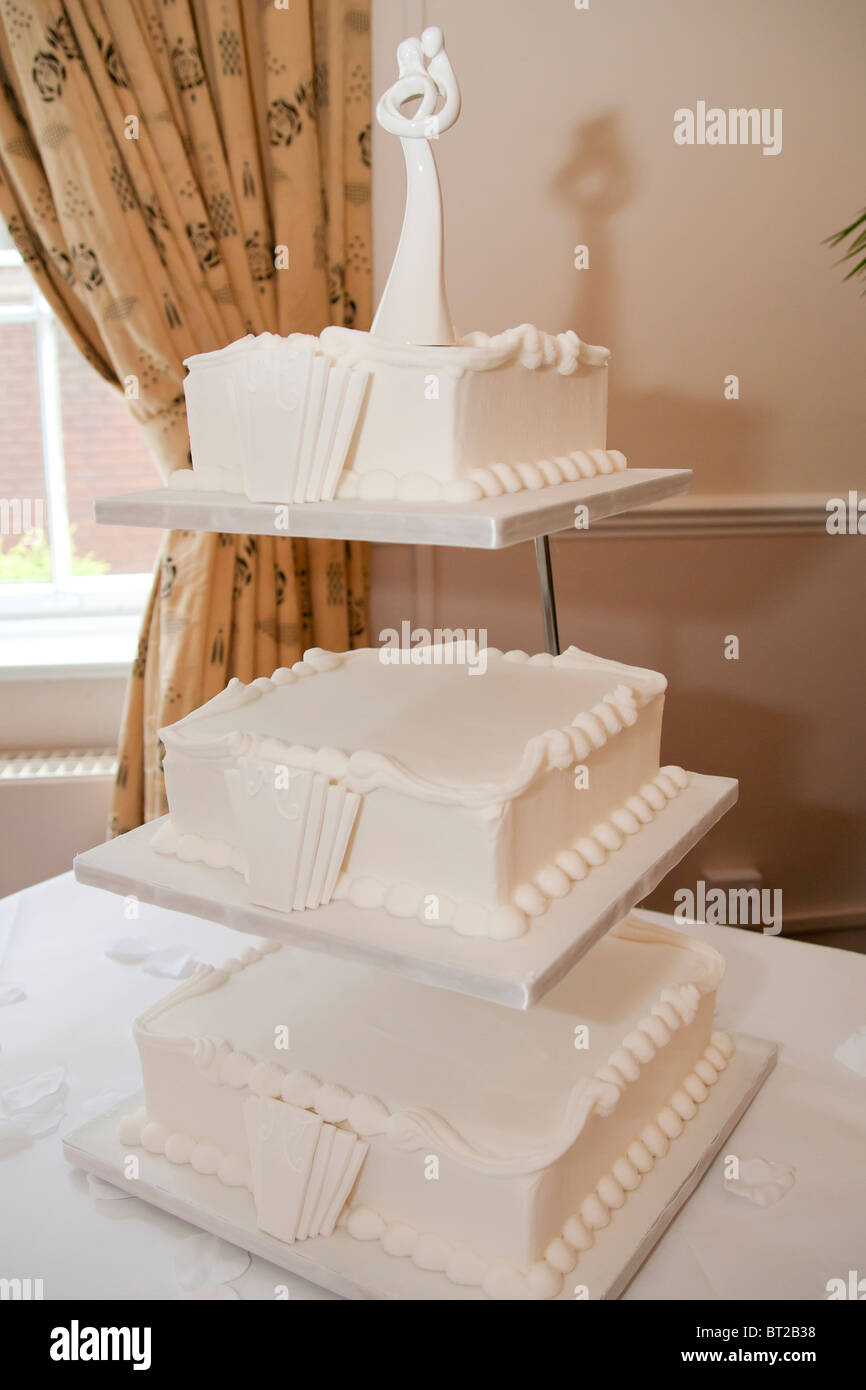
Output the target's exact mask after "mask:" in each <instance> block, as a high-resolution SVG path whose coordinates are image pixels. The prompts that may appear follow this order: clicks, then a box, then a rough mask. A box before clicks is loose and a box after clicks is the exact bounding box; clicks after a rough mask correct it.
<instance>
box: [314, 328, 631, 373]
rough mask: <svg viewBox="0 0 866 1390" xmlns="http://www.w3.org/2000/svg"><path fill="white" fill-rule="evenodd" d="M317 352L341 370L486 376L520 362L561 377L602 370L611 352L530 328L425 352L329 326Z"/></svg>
mask: <svg viewBox="0 0 866 1390" xmlns="http://www.w3.org/2000/svg"><path fill="white" fill-rule="evenodd" d="M319 342H320V344H321V346H322V350H323V351H324V352H327V353H329V354H330V356H332V357H335V358H337V360H338V361H339V362H340V364H341V365H342V366H344V367H356V366H362V367H363V366H375V365H376V364H377V363H381V364H382V365H383V366H388V367H403V368H407V369H409V370H411V369H412V368H415V369H416V370H418V369H422V370H425V371H426V370H430V371H440V372H450V373H452V374H453V375H455V376H462V374H463V373H464V372H489V371H494V370H495V369H496V368H497V367H504V366H506V365H507V364H508V363H509V362H519V363H520V366H521V367H525V368H526V369H527V370H528V371H539V370H543V369H545V368H552V369H553V370H555V371H556V372H558V373H559V375H560V376H571V375H572V373H573V372H576V371H577V369H578V367H579V366H586V367H606V366H607V363H608V360H609V358H610V348H606V347H594V346H593V345H592V344H591V343H585V342H583V341H582V339H581V338H579V337H578V335H577V334H576V333H575V332H574V330H573V329H571V328H570V329H568V330H567V331H566V332H565V333H545V332H544V331H543V330H542V329H540V328H536V327H535V326H534V325H533V324H531V323H521V324H518V325H517V327H516V328H506V329H505V331H504V332H503V333H496V334H494V335H493V336H492V337H491V336H489V335H488V334H487V333H478V332H476V333H467V334H466V335H465V337H463V338H461V339H460V341H459V342H458V343H456V344H453V345H448V346H444V347H426V346H419V345H417V344H411V343H392V342H388V340H387V339H385V338H379V337H374V335H373V334H372V333H365V332H363V331H361V330H359V329H357V328H341V327H339V326H338V325H335V324H332V325H331V326H330V327H329V328H325V329H323V331H322V332H321V333H320V335H319Z"/></svg>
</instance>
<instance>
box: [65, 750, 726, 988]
mask: <svg viewBox="0 0 866 1390" xmlns="http://www.w3.org/2000/svg"><path fill="white" fill-rule="evenodd" d="M736 799H737V783H736V781H734V780H733V779H732V778H730V777H706V776H703V775H701V774H699V773H692V774H691V780H690V783H689V786H687V787H686V788H685V789H684V790H683V791H681V792H680V794H679V796H677V797H676V799H675V800H674V801H671V802H669V803H668V805H667V806H666V807H665V808H664V810H663V811H661V812H660V813H659V814H658V815H657V816H656V817H655V819H654V820H652V821H651V822H650V824H649V825H646V826H643V827H642V828H641V830H640V832H639V833H638V834H637V835H634V836H632V837H631V838H630V839H628V840H626V842H625V844H624V845H623V846H622V848H621V849H619V850H617V851H616V852H615V853H614V854H612V855H611V856H610V858H609V859H608V861H607V863H605V864H602V865H601V866H600V867H599V868H596V869H593V870H592V872H591V873H590V874H589V875H588V876H587V878H585V879H584V880H583V882H581V883H578V884H576V885H575V886H574V888H573V889H572V891H571V892H570V893H569V894H568V896H567V897H565V898H561V899H559V900H558V901H555V902H553V903H551V905H550V907H549V908H548V910H547V912H545V913H544V915H543V916H542V917H539V918H537V919H536V921H535V922H534V923H533V924H532V926H531V927H530V929H529V931H528V932H527V933H526V935H525V936H522V937H520V938H518V939H517V940H515V941H491V940H490V939H488V938H480V937H469V936H460V935H458V933H457V932H455V931H454V930H453V929H452V928H451V927H445V926H438V927H437V926H433V925H427V926H425V925H423V924H422V923H421V922H419V921H416V920H414V919H406V918H397V917H392V916H391V915H390V914H389V913H387V912H384V911H382V910H376V909H365V908H357V907H354V906H353V905H352V904H351V903H349V902H345V901H342V902H332V903H329V904H328V905H327V906H326V907H320V908H316V909H315V910H314V911H309V912H275V911H273V910H272V909H271V908H267V907H256V906H255V905H254V904H252V903H251V902H250V901H249V895H248V889H247V886H246V884H245V883H244V880H243V878H242V877H241V875H240V874H238V873H236V872H235V871H234V870H233V869H211V868H208V866H207V865H205V864H186V863H182V862H181V861H180V860H179V859H177V858H176V857H175V856H174V855H166V854H157V853H156V851H155V850H153V849H151V847H150V841H151V839H152V837H153V835H154V834H155V833H156V830H157V828H158V826H160V825H162V824H163V821H162V820H158V821H151V822H150V823H149V824H148V825H143V826H139V828H138V829H137V830H130V831H129V832H128V833H127V834H126V835H121V836H119V837H118V838H117V839H116V840H109V841H108V843H107V844H104V845H98V846H97V848H96V849H91V850H87V851H86V853H84V854H79V855H78V856H77V857H76V859H75V863H74V869H75V877H76V878H77V879H78V881H79V882H80V883H86V884H89V885H90V886H91V887H93V888H104V889H106V890H107V891H108V892H111V893H119V894H120V895H121V896H122V897H135V898H138V899H139V900H140V901H141V902H147V903H155V904H156V906H157V907H166V908H171V909H173V910H174V911H176V912H187V913H189V914H191V915H192V916H193V917H204V918H206V919H207V920H209V921H212V922H221V923H222V924H223V925H224V926H227V927H234V928H235V929H236V930H237V931H243V932H250V933H252V934H253V935H255V936H265V937H272V938H273V939H274V940H275V941H280V942H283V943H285V944H287V945H292V946H300V947H302V948H304V949H305V950H312V951H322V952H324V953H325V954H326V955H331V956H342V957H343V958H345V959H347V960H353V961H356V962H358V963H359V964H364V965H376V966H380V967H381V968H382V969H384V970H390V971H391V972H393V973H394V974H399V975H405V976H407V977H408V978H409V979H412V980H418V981H419V982H420V983H421V984H426V985H433V986H437V987H439V988H440V989H450V990H455V991H456V992H458V993H460V994H470V995H474V996H475V997H476V998H478V999H489V1000H491V1001H492V1002H493V1003H497V1004H504V1005H506V1006H507V1007H509V1008H512V1009H528V1008H529V1007H530V1006H531V1005H532V1004H534V1003H536V1002H537V1000H539V999H541V998H542V997H543V996H544V995H545V994H546V993H547V991H548V990H549V989H551V988H552V987H553V986H554V985H555V984H556V983H557V981H558V980H561V979H562V977H563V976H564V975H566V974H567V973H568V971H569V970H570V969H571V968H572V966H573V965H574V964H575V963H576V962H577V961H578V960H579V959H580V957H581V956H582V955H584V954H585V952H587V951H588V950H589V949H590V947H591V946H592V945H593V944H594V943H595V942H596V941H597V940H598V938H599V937H600V936H601V935H602V934H603V933H604V932H606V931H607V930H608V928H609V927H612V926H613V925H614V924H615V923H616V922H619V921H620V920H621V919H622V918H623V917H624V916H625V915H626V913H628V912H629V911H630V910H631V909H632V908H633V907H634V906H635V905H636V904H637V903H639V902H641V901H642V900H643V899H644V898H645V897H646V896H647V894H648V893H650V892H652V890H653V888H655V886H656V884H657V883H659V882H660V881H661V879H662V878H664V876H665V874H667V873H668V872H669V871H670V870H671V869H672V868H674V867H675V865H676V864H678V863H679V861H680V860H681V859H682V857H683V855H685V854H686V853H687V852H688V851H689V850H690V849H691V848H692V847H693V845H696V844H697V842H698V841H699V840H700V839H701V837H702V836H703V835H705V834H706V833H707V831H708V830H709V829H710V827H711V826H713V825H714V824H715V823H716V821H717V820H719V818H720V817H721V816H722V815H723V814H724V812H725V811H727V810H728V809H729V808H730V807H731V806H733V804H734V802H735V801H736Z"/></svg>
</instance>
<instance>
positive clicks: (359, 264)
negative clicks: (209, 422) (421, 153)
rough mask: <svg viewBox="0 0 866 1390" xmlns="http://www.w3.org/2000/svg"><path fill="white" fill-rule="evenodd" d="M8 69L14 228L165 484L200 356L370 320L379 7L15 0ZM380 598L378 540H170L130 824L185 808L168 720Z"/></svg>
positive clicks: (9, 214) (342, 0) (283, 658)
mask: <svg viewBox="0 0 866 1390" xmlns="http://www.w3.org/2000/svg"><path fill="white" fill-rule="evenodd" d="M0 78H2V88H3V90H2V96H0V216H2V217H3V218H4V220H5V222H6V224H7V226H8V228H9V231H10V233H11V235H12V237H13V239H14V241H15V245H16V246H17V247H18V250H19V251H20V252H21V255H22V256H23V258H24V260H25V261H26V263H27V265H28V266H29V268H30V270H31V271H32V273H33V274H34V276H35V277H36V280H37V283H38V285H39V288H40V289H41V291H42V293H43V294H44V295H45V297H46V299H47V300H48V302H49V303H50V305H51V307H52V308H53V310H54V311H55V313H56V314H57V315H58V317H59V318H60V320H61V321H62V323H63V324H64V326H65V328H66V329H67V330H68V332H69V333H70V334H71V336H72V338H73V340H74V341H75V343H76V344H77V345H78V347H79V349H80V350H81V352H82V353H83V354H84V355H85V357H86V358H87V360H88V361H89V362H91V363H92V364H93V366H94V367H95V368H96V370H97V371H98V372H100V373H101V375H102V376H103V377H105V379H106V380H107V381H109V382H111V383H112V384H113V385H114V386H116V387H117V388H118V389H119V390H122V391H123V393H124V396H125V397H126V398H127V400H128V402H129V405H130V409H131V410H132V411H133V413H134V415H135V417H136V419H137V420H138V421H139V422H140V424H141V426H142V428H143V429H144V430H145V432H146V436H147V439H148V442H149V444H150V447H151V450H152V452H153V454H154V456H155V457H156V459H157V462H158V465H159V467H160V469H161V471H162V473H163V476H167V475H168V474H169V473H171V472H172V471H173V470H174V469H176V468H180V467H183V466H186V465H188V463H189V439H188V436H187V431H186V417H185V411H184V397H183V387H182V381H183V376H184V368H183V359H184V358H185V357H188V356H189V355H190V354H191V353H195V352H205V351H208V350H210V349H212V348H217V347H221V346H223V345H224V344H226V343H229V342H231V341H232V340H233V339H235V338H238V337H241V336H242V335H243V334H244V333H248V332H252V333H261V332H264V331H266V330H267V331H270V332H276V333H282V334H286V333H289V332H292V331H296V330H297V331H302V332H306V333H318V332H320V331H321V329H322V328H323V327H324V326H325V325H326V324H327V323H329V322H331V323H342V324H346V325H348V326H356V327H366V326H367V324H368V322H369V311H370V250H369V247H370V124H369V122H370V60H369V0H65V3H63V0H0ZM278 266H279V267H280V268H278ZM122 490H123V479H122V477H118V491H122ZM366 597H367V573H366V556H365V550H364V548H363V547H362V546H358V545H355V544H347V543H345V542H330V541H309V542H308V541H303V540H292V539H289V538H282V537H280V538H273V537H262V536H234V535H222V534H220V535H215V534H199V533H194V532H183V531H181V532H178V531H175V532H172V533H170V534H169V535H168V536H167V538H166V540H165V543H164V546H163V549H162V552H161V558H160V561H159V563H158V566H157V573H156V576H155V580H154V586H153V591H152V594H151V598H150V602H149V605H148V609H147V613H146V616H145V620H144V625H143V628H142V635H141V640H140V643H139V650H138V656H137V659H136V661H135V664H134V667H133V672H132V677H131V680H130V685H129V691H128V695H127V707H126V712H125V716H124V723H123V730H122V736H121V744H120V768H119V773H118V782H117V788H116V792H115V800H114V809H113V814H112V823H111V829H112V831H113V832H114V833H118V834H119V833H121V832H123V831H125V830H129V829H131V828H132V827H133V826H135V825H139V824H141V823H142V821H144V820H149V819H152V818H153V817H154V816H158V815H161V814H162V813H163V812H164V810H165V793H164V789H163V785H162V773H161V766H160V753H161V748H160V743H159V738H158V735H157V730H158V729H159V728H160V726H161V725H162V724H165V723H171V722H173V721H174V720H176V719H180V718H182V716H183V715H185V714H187V713H188V712H189V711H190V710H191V709H194V708H195V707H196V706H197V705H200V704H201V703H202V702H203V701H204V700H207V699H210V697H211V696H212V695H214V694H216V692H217V691H218V690H221V689H222V688H223V686H224V685H225V684H226V682H227V680H228V679H229V678H230V677H231V676H239V677H240V678H241V680H244V681H249V680H252V679H254V678H255V677H256V676H259V675H267V674H270V672H271V671H272V670H273V669H274V668H275V667H277V666H282V665H288V664H291V662H292V661H295V660H297V659H298V657H299V655H300V654H301V652H302V650H303V649H304V647H306V646H309V645H311V644H313V643H315V644H317V645H321V646H325V647H332V648H346V647H351V646H359V645H363V644H364V641H365V633H366Z"/></svg>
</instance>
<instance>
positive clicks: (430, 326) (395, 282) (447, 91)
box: [371, 28, 460, 346]
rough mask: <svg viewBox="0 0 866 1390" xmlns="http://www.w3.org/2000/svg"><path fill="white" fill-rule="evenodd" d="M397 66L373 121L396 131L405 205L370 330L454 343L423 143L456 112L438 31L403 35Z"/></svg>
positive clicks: (432, 172) (456, 92)
mask: <svg viewBox="0 0 866 1390" xmlns="http://www.w3.org/2000/svg"><path fill="white" fill-rule="evenodd" d="M397 65H398V69H399V73H400V75H399V77H398V78H397V81H396V82H395V83H394V84H393V86H391V87H389V88H388V91H387V92H385V93H384V95H383V96H382V97H380V99H379V103H378V105H377V107H376V119H377V120H378V122H379V124H380V126H381V127H382V129H383V130H386V131H388V133H389V134H390V135H399V137H400V144H401V146H402V149H403V157H404V159H405V161H406V211H405V213H404V216H403V228H402V231H401V233H400V242H399V244H398V246H397V252H396V255H395V256H394V262H393V264H392V266H391V273H390V275H389V276H388V283H387V284H386V286H385V291H384V293H383V295H382V298H381V300H380V302H379V308H378V310H377V311H376V317H375V319H374V320H373V327H372V330H371V331H372V332H373V333H374V334H375V335H376V336H377V337H380V338H387V339H389V340H390V341H392V342H400V343H419V344H423V345H426V346H439V345H447V344H451V343H454V342H455V334H454V325H453V324H452V322H451V312H450V310H449V308H448V299H447V296H446V293H445V269H444V245H443V230H442V193H441V189H440V187H439V175H438V173H437V170H436V160H435V158H434V156H433V150H432V148H431V145H430V141H431V140H435V139H438V137H439V136H440V135H441V134H443V132H444V131H446V130H448V129H450V127H451V126H452V125H453V124H454V122H455V121H456V120H457V117H458V116H459V115H460V88H459V87H458V85H457V79H456V78H455V76H454V72H453V70H452V67H451V64H450V62H449V61H448V55H447V54H446V52H445V47H444V42H443V38H442V31H441V29H436V28H430V29H425V30H424V32H423V34H422V35H421V37H420V39H418V38H411V39H404V40H403V42H402V43H401V44H400V45H399V47H398V49H397ZM440 98H441V102H442V104H441V106H440V105H439V102H440ZM416 100H417V101H418V103H419V104H418V107H417V109H416V111H415V113H414V115H412V116H408V115H405V114H404V113H403V110H402V107H403V106H404V105H405V104H406V103H407V102H411V101H416ZM437 106H439V109H438V111H437V109H436V108H437Z"/></svg>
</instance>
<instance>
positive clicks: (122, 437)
mask: <svg viewBox="0 0 866 1390" xmlns="http://www.w3.org/2000/svg"><path fill="white" fill-rule="evenodd" d="M159 482H160V479H159V474H158V471H157V468H156V465H155V464H154V462H153V459H152V458H151V455H150V452H149V450H148V447H147V444H146V443H145V439H144V436H143V434H142V432H141V430H140V429H139V427H138V425H137V423H136V421H135V420H134V419H133V417H132V415H131V414H130V412H129V410H128V407H127V405H126V403H125V402H124V400H123V398H122V397H121V396H120V394H119V393H118V392H117V391H115V390H113V389H112V388H111V387H110V386H109V385H108V383H107V382H105V381H103V380H102V378H101V377H100V376H99V375H98V374H97V373H96V372H94V370H93V368H92V367H91V366H90V365H89V363H87V362H86V361H85V360H84V358H83V357H82V356H81V354H80V353H79V351H78V349H77V348H76V347H75V345H74V344H73V342H72V341H71V339H70V338H69V336H68V334H67V333H66V331H65V330H64V328H63V327H62V325H61V324H60V323H59V321H58V320H57V319H56V318H55V316H54V314H53V313H52V311H51V309H50V308H49V306H48V303H47V302H46V300H45V299H44V298H43V296H42V294H41V293H40V291H39V289H38V288H37V286H36V284H35V282H34V280H33V279H32V277H31V276H30V274H29V272H28V270H27V268H26V266H25V265H24V263H23V262H22V260H21V257H20V255H19V254H18V252H17V251H16V250H15V249H14V247H13V246H12V243H11V240H10V238H9V236H8V233H7V232H6V229H5V228H4V227H3V226H2V224H0V661H2V663H3V664H4V665H5V666H9V665H12V666H15V665H17V664H20V663H21V662H22V661H25V658H26V657H27V654H28V652H31V653H36V654H37V658H36V664H39V665H43V664H46V663H47V664H61V665H66V664H69V663H70V662H71V664H76V662H77V661H87V660H94V661H95V662H96V664H101V662H102V661H103V659H105V660H108V661H110V664H122V663H123V662H124V661H128V659H129V657H130V656H131V654H132V650H133V649H134V647H133V645H132V644H133V643H134V638H135V633H136V629H137V624H138V620H139V618H140V615H141V611H142V609H143V606H144V602H145V599H146V597H147V593H148V591H149V587H150V582H151V575H152V571H153V565H154V562H155V560H156V555H157V550H158V547H159V543H160V540H161V534H160V532H158V531H154V530H149V529H146V528H139V527H112V526H97V525H96V523H95V522H94V521H93V515H92V507H93V500H94V498H96V497H98V496H105V495H110V494H112V493H118V492H134V491H138V490H144V489H147V488H153V487H158V486H159ZM61 618H62V619H63V620H64V621H63V623H62V624H60V623H59V620H60V619H61ZM25 620H26V626H25V625H23V624H24V623H25ZM79 620H80V621H79ZM100 622H101V629H100ZM73 627H74V628H75V634H74V646H73V645H72V644H71V643H70V639H71V638H73V631H72V629H73ZM109 632H110V633H111V634H112V640H111V641H110V642H109V644H108V646H106V642H105V639H106V634H107V633H109ZM61 636H63V638H64V639H65V640H62V641H60V640H59V639H60V638H61ZM91 639H98V640H97V641H96V644H95V645H94V642H93V640H91ZM115 639H116V640H115ZM22 643H23V645H22ZM37 644H39V645H38V646H37ZM25 664H27V663H26V662H25ZM31 664H32V663H31Z"/></svg>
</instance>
